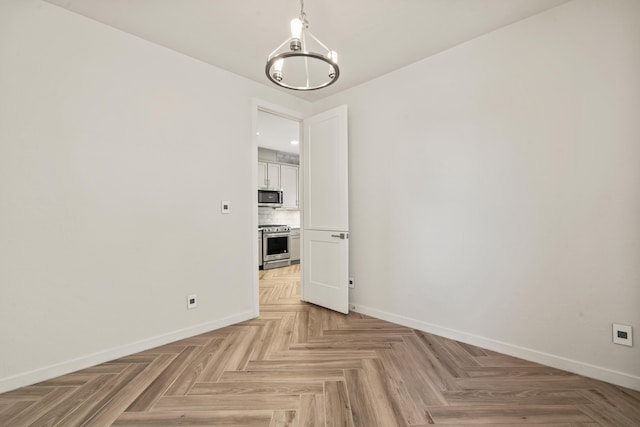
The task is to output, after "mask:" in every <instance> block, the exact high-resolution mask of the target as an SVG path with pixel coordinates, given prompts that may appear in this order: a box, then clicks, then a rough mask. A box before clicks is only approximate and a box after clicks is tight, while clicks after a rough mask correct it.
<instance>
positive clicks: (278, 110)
mask: <svg viewBox="0 0 640 427" xmlns="http://www.w3.org/2000/svg"><path fill="white" fill-rule="evenodd" d="M258 110H261V111H265V112H267V113H271V114H275V115H277V116H281V117H283V118H285V119H290V120H295V121H297V122H298V123H299V124H300V126H299V131H300V141H302V137H303V129H302V121H303V120H304V118H305V114H304V113H302V112H300V111H298V110H293V109H290V108H286V107H283V106H281V105H278V104H274V103H272V102H268V101H265V100H263V99H259V98H253V99H252V101H251V189H250V191H251V193H250V194H252V195H253V196H252V198H251V200H252V207H253V209H252V212H253V215H252V218H253V219H252V224H253V228H252V232H251V242H253V243H252V247H253V251H252V253H253V256H252V265H253V279H252V282H253V286H252V288H251V302H252V306H253V314H254V316H255V317H258V316H259V315H260V286H259V283H260V280H259V276H258V267H257V265H258V250H260V248H258V243H257V242H256V232H257V230H258V192H257V191H256V182H258V138H257V135H256V133H257V132H258ZM301 145H302V144H301ZM299 167H300V170H301V169H302V164H300V165H299ZM299 176H301V174H299ZM298 186H300V183H298ZM302 215H303V212H302V206H300V221H301V223H302ZM300 240H301V241H302V229H301V230H300ZM302 262H303V260H302V258H300V264H302Z"/></svg>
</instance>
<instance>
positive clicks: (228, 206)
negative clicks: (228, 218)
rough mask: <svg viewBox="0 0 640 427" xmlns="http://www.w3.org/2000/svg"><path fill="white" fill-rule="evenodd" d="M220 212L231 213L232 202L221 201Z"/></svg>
mask: <svg viewBox="0 0 640 427" xmlns="http://www.w3.org/2000/svg"><path fill="white" fill-rule="evenodd" d="M220 212H222V213H223V214H228V213H231V203H230V202H229V201H228V200H223V201H222V202H220Z"/></svg>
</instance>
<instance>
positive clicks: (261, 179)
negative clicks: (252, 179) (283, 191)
mask: <svg viewBox="0 0 640 427" xmlns="http://www.w3.org/2000/svg"><path fill="white" fill-rule="evenodd" d="M258 188H271V189H278V190H279V189H280V165H279V164H277V163H266V162H258Z"/></svg>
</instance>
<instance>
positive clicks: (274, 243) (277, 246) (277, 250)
mask: <svg viewBox="0 0 640 427" xmlns="http://www.w3.org/2000/svg"><path fill="white" fill-rule="evenodd" d="M260 228H261V229H262V268H263V269H264V270H268V269H270V268H278V267H285V266H288V265H291V260H290V257H291V256H290V254H289V235H290V234H291V229H290V228H289V226H287V225H262V226H260Z"/></svg>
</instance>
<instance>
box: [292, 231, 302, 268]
mask: <svg viewBox="0 0 640 427" xmlns="http://www.w3.org/2000/svg"><path fill="white" fill-rule="evenodd" d="M289 256H290V257H291V258H290V259H291V261H292V262H293V261H296V262H300V229H299V228H292V229H291V234H290V235H289Z"/></svg>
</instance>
